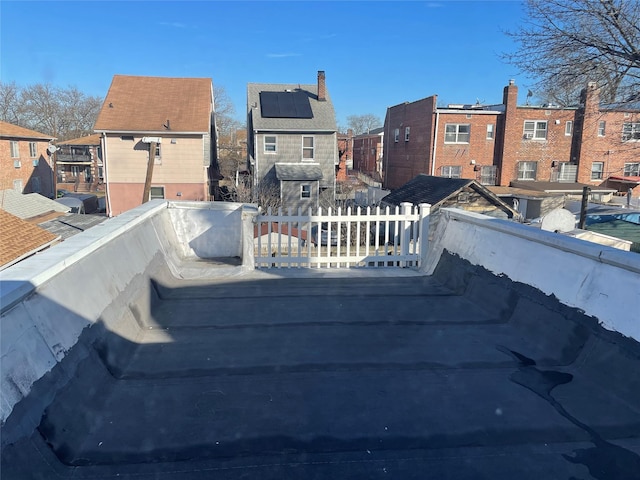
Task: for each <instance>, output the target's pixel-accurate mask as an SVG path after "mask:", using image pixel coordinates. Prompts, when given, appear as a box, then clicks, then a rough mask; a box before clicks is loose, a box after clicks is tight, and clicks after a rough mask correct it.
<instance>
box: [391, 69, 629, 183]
mask: <svg viewBox="0 0 640 480" xmlns="http://www.w3.org/2000/svg"><path fill="white" fill-rule="evenodd" d="M517 99H518V87H517V86H516V85H515V82H514V81H513V80H511V81H510V82H509V84H508V85H507V86H506V87H505V88H504V94H503V103H502V104H499V105H489V106H487V105H479V104H476V105H472V104H469V105H448V106H447V107H444V108H443V107H437V96H436V95H433V96H431V97H427V98H424V99H422V100H418V101H416V102H411V103H409V102H407V103H403V104H400V105H396V106H393V107H390V108H389V109H388V110H387V114H386V118H385V127H384V129H385V130H384V131H385V137H384V158H383V165H384V170H385V175H384V186H385V188H389V189H395V188H398V187H399V186H401V185H403V184H404V183H406V182H408V181H409V180H411V179H412V178H414V177H415V176H416V175H418V174H420V173H426V174H429V175H437V176H443V177H451V178H469V179H475V180H477V181H478V182H480V183H481V184H483V185H503V186H508V185H509V184H510V183H511V182H512V181H544V182H562V183H575V182H580V183H585V184H588V185H593V186H606V187H611V188H618V189H620V190H624V191H626V189H627V188H629V186H635V185H637V184H638V183H640V176H639V175H640V173H639V171H638V170H639V165H640V163H638V152H640V143H638V140H640V105H635V106H631V107H630V106H628V105H627V106H626V107H625V108H622V107H620V106H616V105H609V106H604V105H601V104H600V101H599V93H598V89H597V87H596V85H595V84H594V83H590V84H589V85H588V87H587V88H586V89H585V90H584V92H583V96H582V100H581V103H580V105H578V106H576V107H563V108H560V107H558V106H553V105H543V106H529V105H517Z"/></svg>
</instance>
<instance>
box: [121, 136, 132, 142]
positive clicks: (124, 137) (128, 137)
mask: <svg viewBox="0 0 640 480" xmlns="http://www.w3.org/2000/svg"><path fill="white" fill-rule="evenodd" d="M120 140H122V141H123V142H133V135H123V136H121V137H120Z"/></svg>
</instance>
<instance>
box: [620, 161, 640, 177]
mask: <svg viewBox="0 0 640 480" xmlns="http://www.w3.org/2000/svg"><path fill="white" fill-rule="evenodd" d="M622 175H623V176H625V177H638V176H640V163H625V164H624V173H623V174H622Z"/></svg>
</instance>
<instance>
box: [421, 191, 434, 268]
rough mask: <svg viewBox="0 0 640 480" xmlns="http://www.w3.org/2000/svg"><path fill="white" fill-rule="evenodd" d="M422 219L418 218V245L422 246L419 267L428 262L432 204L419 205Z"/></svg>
mask: <svg viewBox="0 0 640 480" xmlns="http://www.w3.org/2000/svg"><path fill="white" fill-rule="evenodd" d="M418 209H419V214H420V220H418V222H419V225H418V245H419V246H420V251H419V257H418V267H422V266H423V265H426V264H427V256H428V254H429V216H430V215H431V204H429V203H421V204H420V205H418Z"/></svg>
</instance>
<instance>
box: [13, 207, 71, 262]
mask: <svg viewBox="0 0 640 480" xmlns="http://www.w3.org/2000/svg"><path fill="white" fill-rule="evenodd" d="M59 240H60V236H58V235H54V234H53V233H50V232H48V231H47V230H45V229H43V228H40V227H38V226H36V225H32V224H31V223H29V222H26V221H24V220H22V219H20V218H18V217H16V216H15V215H11V214H10V213H8V212H6V211H4V210H2V209H0V270H4V269H5V268H7V267H10V266H11V265H13V264H15V263H17V262H19V261H20V260H23V259H24V258H27V257H30V256H31V255H33V254H35V253H37V252H39V251H41V250H44V249H46V248H48V247H50V246H51V245H53V244H54V243H56V242H58V241H59Z"/></svg>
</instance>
